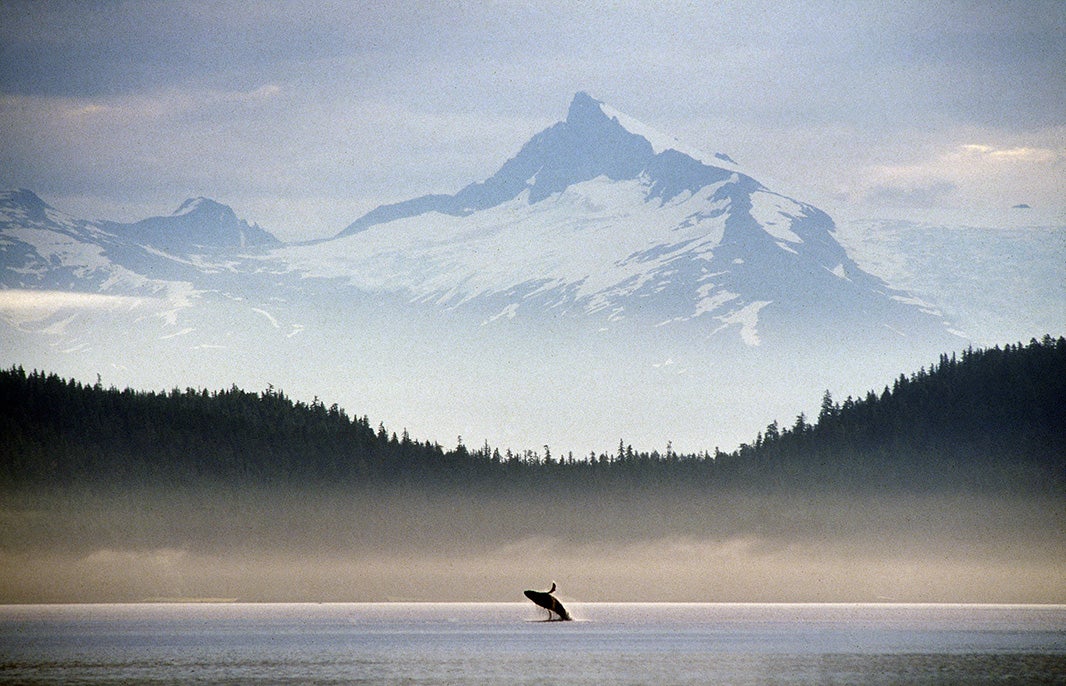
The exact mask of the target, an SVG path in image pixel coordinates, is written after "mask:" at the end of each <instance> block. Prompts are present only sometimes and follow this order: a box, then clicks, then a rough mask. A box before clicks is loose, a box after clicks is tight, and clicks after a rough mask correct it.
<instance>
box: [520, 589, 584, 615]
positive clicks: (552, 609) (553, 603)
mask: <svg viewBox="0 0 1066 686" xmlns="http://www.w3.org/2000/svg"><path fill="white" fill-rule="evenodd" d="M525 593H526V597H527V598H529V599H530V600H532V601H533V602H534V603H536V604H537V605H539V606H541V607H543V608H544V609H545V610H547V611H548V620H549V621H551V620H552V615H555V616H557V617H558V621H569V620H571V619H573V617H571V616H570V613H569V612H567V611H566V608H565V607H563V604H562V603H560V602H559V600H558V599H557V598H556V597H555V596H553V595H552V593H555V582H554V581H553V582H552V587H551V590H550V591H526V592H525Z"/></svg>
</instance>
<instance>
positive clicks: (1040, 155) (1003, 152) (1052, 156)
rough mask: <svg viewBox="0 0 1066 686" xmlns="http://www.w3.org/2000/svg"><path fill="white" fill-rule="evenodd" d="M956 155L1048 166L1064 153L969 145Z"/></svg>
mask: <svg viewBox="0 0 1066 686" xmlns="http://www.w3.org/2000/svg"><path fill="white" fill-rule="evenodd" d="M955 155H956V156H958V157H963V158H969V159H981V160H988V161H992V162H1000V161H1003V162H1032V163H1034V164H1047V163H1050V162H1055V161H1057V160H1059V159H1061V158H1062V156H1063V153H1062V152H1057V151H1055V150H1051V149H1048V148H1038V147H1031V146H1018V147H1012V148H997V147H996V146H994V145H985V144H981V143H967V144H965V145H960V146H959V149H958V151H957V153H955Z"/></svg>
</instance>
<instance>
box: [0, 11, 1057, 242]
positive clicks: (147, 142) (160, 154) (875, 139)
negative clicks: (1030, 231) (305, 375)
mask: <svg viewBox="0 0 1066 686" xmlns="http://www.w3.org/2000/svg"><path fill="white" fill-rule="evenodd" d="M1063 65H1066V3H1063V2H1061V1H1059V0H1053V1H1051V2H1040V1H1026V2H1002V1H995V2H937V3H929V2H907V1H899V2H892V3H872V2H854V3H849V2H836V1H833V2H803V3H797V2H752V1H744V2H725V3H703V2H664V1H663V0H656V1H655V2H643V1H632V2H580V3H578V2H571V1H567V2H536V3H530V2H447V1H439V2H438V1H435V2H404V1H402V0H401V1H398V2H391V3H381V2H377V1H374V2H313V1H309V0H298V1H296V2H244V1H241V2H181V1H170V2H91V1H87V2H49V1H47V0H45V1H39V2H14V1H10V0H0V187H4V188H15V187H25V188H30V189H32V190H34V191H36V192H37V193H38V194H40V195H41V196H42V197H44V199H45V200H46V201H48V202H49V203H51V204H52V205H53V206H56V207H57V208H58V209H61V210H64V211H66V212H69V213H71V214H73V215H75V216H78V217H83V218H89V219H111V220H117V221H134V220H137V219H141V218H144V217H146V216H154V215H164V214H169V213H171V212H172V211H174V210H175V209H176V208H177V207H178V205H179V204H180V203H181V202H182V201H183V200H184V199H185V198H188V197H193V196H200V195H204V196H208V197H211V198H214V199H216V200H218V201H220V202H223V203H226V204H229V205H231V206H232V207H233V208H234V209H235V210H236V211H237V214H238V215H239V216H241V217H242V218H245V219H247V220H249V221H254V222H257V223H259V224H260V225H261V226H263V227H264V228H266V229H267V230H269V231H271V232H273V233H274V234H275V235H277V236H279V237H280V238H282V239H283V240H298V239H305V238H317V237H324V236H330V235H333V234H335V233H337V232H339V231H340V230H342V229H343V228H344V227H345V226H346V225H347V224H349V223H350V222H351V221H353V220H355V219H357V218H358V217H359V216H361V215H362V214H363V213H365V212H367V211H369V210H370V209H372V208H374V207H376V206H378V205H380V204H383V203H387V202H396V201H400V200H404V199H408V198H411V197H414V196H418V195H422V194H426V193H454V192H455V191H457V190H459V189H460V188H461V187H463V186H465V185H466V184H468V183H471V182H475V181H481V180H484V179H485V178H487V177H488V176H490V175H491V174H492V173H494V172H495V171H496V169H497V168H498V167H499V166H500V165H502V163H503V162H504V161H505V160H507V159H508V158H509V157H511V156H513V155H514V154H515V153H517V151H518V150H519V148H520V147H521V145H522V144H523V143H524V142H525V141H527V140H528V139H529V138H530V137H531V136H532V135H533V134H535V133H536V132H538V131H540V130H542V129H544V128H546V127H547V126H550V125H551V124H552V123H554V122H556V121H560V120H562V119H564V118H565V114H566V108H567V105H568V104H569V101H570V99H571V98H572V97H573V94H574V93H575V92H577V91H586V92H588V93H589V94H591V95H592V96H593V97H595V98H597V99H599V100H602V101H604V102H607V103H608V104H610V105H611V106H613V107H614V108H616V109H618V110H620V111H622V112H625V113H626V114H628V115H630V116H632V117H635V118H637V119H639V120H641V121H644V122H646V123H647V124H649V125H651V126H653V127H655V128H657V129H660V130H663V131H666V132H669V133H670V134H672V135H674V136H676V137H677V138H679V139H681V140H682V141H684V142H685V143H686V144H688V145H691V146H692V147H695V148H699V149H703V150H707V151H712V152H724V153H726V154H728V155H730V156H731V157H732V158H733V159H735V160H736V161H737V162H738V163H739V164H740V166H741V168H743V169H744V170H746V171H747V172H748V173H750V174H751V175H752V176H754V177H755V178H756V179H757V180H759V181H761V182H762V183H763V184H765V185H767V186H768V187H770V188H771V189H773V190H775V191H778V192H781V193H783V194H785V195H789V196H791V197H794V198H797V199H800V200H803V201H806V202H810V203H812V204H815V205H816V206H818V207H820V208H822V209H824V210H826V211H827V212H829V213H830V215H831V216H833V217H834V218H835V219H837V221H838V222H842V221H849V220H852V219H870V218H891V219H908V220H913V221H923V222H933V223H941V224H950V225H969V226H988V227H1003V226H1028V225H1033V226H1037V225H1040V226H1048V225H1064V224H1066V69H1064V68H1063Z"/></svg>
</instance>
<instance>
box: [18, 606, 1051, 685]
mask: <svg viewBox="0 0 1066 686" xmlns="http://www.w3.org/2000/svg"><path fill="white" fill-rule="evenodd" d="M569 609H570V610H571V612H572V613H573V614H574V616H575V621H573V622H548V621H542V620H543V619H544V616H545V615H544V613H543V612H542V611H540V610H538V609H537V608H536V607H534V606H533V605H532V604H531V603H469V604H466V603H382V604H368V603H355V604H313V603H306V604H240V603H227V604H204V603H190V604H180V603H166V604H163V603H161V604H135V605H21V606H20V605H9V606H0V683H3V684H176V683H212V684H653V685H655V686H667V685H669V684H1030V683H1060V684H1066V606H1062V605H1057V606H1047V605H1044V606H1033V605H1009V606H1007V605H890V604H871V605H862V604H860V605H852V604H841V605H824V604H812V605H806V604H802V605H781V604H672V603H647V604H645V603H588V604H582V603H571V606H570V607H569Z"/></svg>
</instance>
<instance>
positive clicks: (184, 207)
mask: <svg viewBox="0 0 1066 686" xmlns="http://www.w3.org/2000/svg"><path fill="white" fill-rule="evenodd" d="M203 213H211V214H215V215H218V216H223V215H233V216H234V217H236V214H235V213H234V212H233V208H232V207H230V206H229V205H223V204H222V203H220V202H216V201H214V200H212V199H211V198H205V197H203V196H202V195H201V196H198V197H195V198H189V199H187V200H185V202H183V203H181V205H179V206H178V209H176V210H174V212H173V214H171V215H170V216H172V217H180V216H182V215H187V214H203Z"/></svg>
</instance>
